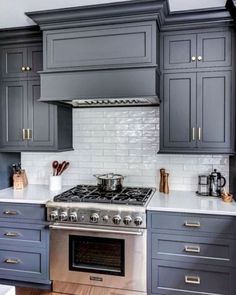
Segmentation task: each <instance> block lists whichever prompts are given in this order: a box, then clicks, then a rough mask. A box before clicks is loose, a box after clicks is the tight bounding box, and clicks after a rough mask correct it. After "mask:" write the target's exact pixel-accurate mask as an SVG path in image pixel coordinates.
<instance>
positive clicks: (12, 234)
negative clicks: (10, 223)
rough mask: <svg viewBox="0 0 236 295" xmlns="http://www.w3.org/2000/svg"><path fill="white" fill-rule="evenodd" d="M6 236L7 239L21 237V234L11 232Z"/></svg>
mask: <svg viewBox="0 0 236 295" xmlns="http://www.w3.org/2000/svg"><path fill="white" fill-rule="evenodd" d="M4 235H5V236H7V237H19V235H20V234H18V233H15V232H11V231H9V232H7V233H5V234H4Z"/></svg>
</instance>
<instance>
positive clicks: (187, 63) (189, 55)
mask: <svg viewBox="0 0 236 295" xmlns="http://www.w3.org/2000/svg"><path fill="white" fill-rule="evenodd" d="M196 65H197V63H196V34H184V35H171V36H164V69H166V70H167V69H183V68H196Z"/></svg>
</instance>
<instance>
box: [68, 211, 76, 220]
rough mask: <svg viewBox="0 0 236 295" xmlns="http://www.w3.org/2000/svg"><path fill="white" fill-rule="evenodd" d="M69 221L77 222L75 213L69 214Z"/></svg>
mask: <svg viewBox="0 0 236 295" xmlns="http://www.w3.org/2000/svg"><path fill="white" fill-rule="evenodd" d="M69 220H70V221H71V222H76V221H77V213H76V212H70V214H69Z"/></svg>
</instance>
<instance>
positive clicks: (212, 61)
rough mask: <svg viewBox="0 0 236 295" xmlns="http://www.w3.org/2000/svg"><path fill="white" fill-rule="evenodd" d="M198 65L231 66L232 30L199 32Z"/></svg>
mask: <svg viewBox="0 0 236 295" xmlns="http://www.w3.org/2000/svg"><path fill="white" fill-rule="evenodd" d="M197 55H198V60H197V67H201V68H202V67H204V68H206V67H223V66H224V67H226V66H231V55H232V54H231V32H224V31H223V32H208V33H202V34H197Z"/></svg>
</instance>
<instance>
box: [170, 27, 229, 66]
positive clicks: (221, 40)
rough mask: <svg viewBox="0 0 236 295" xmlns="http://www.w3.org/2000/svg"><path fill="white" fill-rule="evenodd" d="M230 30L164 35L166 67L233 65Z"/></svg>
mask: <svg viewBox="0 0 236 295" xmlns="http://www.w3.org/2000/svg"><path fill="white" fill-rule="evenodd" d="M231 44H232V42H231V33H230V32H229V31H219V32H211V31H210V32H204V33H198V34H194V33H191V34H184V33H183V32H182V34H180V35H179V34H173V35H172V34H171V35H166V36H164V69H165V70H169V69H191V68H192V69H193V68H208V67H226V66H230V65H231V60H232V58H231V55H232V54H231V46H232V45H231Z"/></svg>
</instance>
